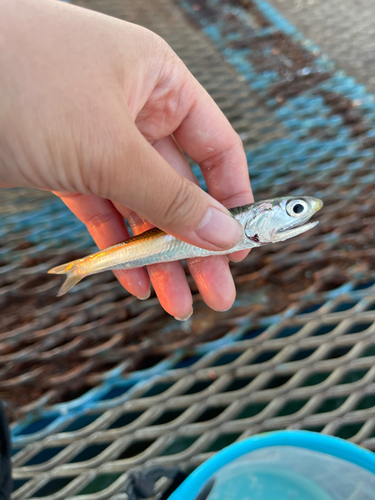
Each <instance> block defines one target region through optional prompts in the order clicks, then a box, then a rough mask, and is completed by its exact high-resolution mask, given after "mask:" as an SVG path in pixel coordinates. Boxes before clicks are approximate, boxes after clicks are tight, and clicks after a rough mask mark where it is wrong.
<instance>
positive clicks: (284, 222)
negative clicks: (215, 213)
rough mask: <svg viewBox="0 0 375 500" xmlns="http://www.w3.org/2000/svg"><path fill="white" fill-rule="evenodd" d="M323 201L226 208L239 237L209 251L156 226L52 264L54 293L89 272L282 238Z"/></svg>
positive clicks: (298, 229) (306, 198)
mask: <svg viewBox="0 0 375 500" xmlns="http://www.w3.org/2000/svg"><path fill="white" fill-rule="evenodd" d="M322 206H323V202H322V201H321V200H319V199H318V198H313V197H311V196H301V197H295V196H287V197H284V198H274V199H272V200H265V201H260V202H258V203H251V204H250V205H245V206H243V207H237V208H232V209H230V210H229V211H230V213H231V214H232V215H233V217H234V218H235V219H237V220H238V221H239V222H240V224H241V226H242V227H243V238H242V240H241V241H240V242H239V243H237V245H236V246H235V247H233V248H231V249H229V250H223V251H218V252H215V251H212V250H205V249H204V248H200V247H196V246H194V245H189V244H188V243H185V242H184V241H181V240H179V239H177V238H175V237H174V236H171V235H170V234H166V233H165V232H164V231H161V230H160V229H158V228H153V229H150V230H149V231H146V232H144V233H142V234H139V235H138V236H134V237H133V238H129V239H128V240H125V241H123V242H122V243H118V244H117V245H113V246H111V247H109V248H106V249H105V250H100V251H99V252H96V253H94V254H92V255H89V256H88V257H84V258H82V259H78V260H74V261H72V262H69V263H68V264H63V265H62V266H58V267H54V268H53V269H51V270H50V271H48V272H49V273H51V274H66V275H67V278H66V281H65V283H64V284H63V285H62V287H61V289H60V291H59V293H58V296H60V295H63V294H64V293H66V292H68V291H69V290H70V289H71V288H72V287H73V286H74V285H76V284H77V283H78V282H79V281H81V279H82V278H84V277H85V276H89V275H90V274H97V273H101V272H102V271H108V270H112V271H113V270H117V269H133V268H135V267H142V266H147V265H149V264H155V263H157V262H171V261H174V260H182V259H190V258H192V257H206V256H208V255H224V254H230V253H233V252H237V251H238V250H245V249H249V248H253V247H259V246H262V245H267V244H268V243H276V242H278V241H284V240H286V239H288V238H292V237H293V236H297V235H298V234H301V233H304V232H305V231H308V230H309V229H311V228H313V227H314V226H316V225H317V224H318V222H310V223H309V224H304V223H305V222H307V221H308V220H309V219H310V217H311V216H312V215H313V214H314V213H315V212H317V211H318V210H320V209H321V208H322Z"/></svg>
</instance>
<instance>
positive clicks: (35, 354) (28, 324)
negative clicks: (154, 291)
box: [0, 0, 375, 500]
mask: <svg viewBox="0 0 375 500" xmlns="http://www.w3.org/2000/svg"><path fill="white" fill-rule="evenodd" d="M79 3H80V4H81V5H84V6H86V7H90V8H94V9H97V10H102V11H104V12H106V13H108V14H110V15H115V16H118V17H121V18H124V19H127V20H130V21H134V22H137V23H139V24H143V25H145V26H147V27H149V28H150V29H152V30H154V31H156V32H158V33H159V34H160V35H162V36H163V37H164V38H165V39H166V40H167V41H168V42H169V43H170V44H171V45H172V46H173V48H174V49H175V50H176V51H177V53H178V54H179V55H180V57H181V58H182V59H183V60H184V61H185V62H186V63H187V65H188V66H189V68H190V69H191V70H192V71H193V73H194V74H195V75H196V76H197V78H198V79H199V80H200V81H201V82H202V83H203V84H204V85H205V87H206V88H207V90H208V91H209V92H210V93H211V95H212V96H213V97H214V98H215V100H216V101H217V102H218V103H219V105H220V106H221V108H222V109H223V111H224V112H225V113H226V114H227V116H228V118H229V119H230V120H231V122H232V123H233V125H234V127H235V128H236V130H237V131H238V132H239V133H240V135H241V137H242V139H243V141H244V145H245V148H246V151H247V156H248V159H249V172H250V174H251V177H252V185H253V187H254V190H255V193H256V197H257V198H258V199H260V198H265V197H268V196H280V195H285V194H302V193H304V194H312V195H316V196H319V197H321V198H323V199H324V201H325V208H324V210H323V211H322V212H321V215H320V214H319V215H320V216H319V219H320V220H321V224H319V226H317V228H315V229H314V230H313V231H310V232H309V233H308V234H307V235H305V236H300V237H298V239H296V240H291V241H287V242H284V243H279V244H277V245H274V246H272V247H263V248H259V249H256V250H254V251H253V252H251V254H250V256H249V257H248V258H247V259H246V261H245V262H243V263H240V264H236V265H235V266H233V273H234V275H235V281H236V285H237V289H238V295H237V300H236V303H235V305H234V307H233V308H232V309H231V310H230V311H228V312H226V313H222V314H219V313H215V312H213V311H210V310H209V309H208V308H207V307H206V306H205V305H204V304H203V303H202V301H201V299H200V296H199V295H198V294H197V292H196V290H195V288H194V284H193V283H192V287H193V290H194V291H195V295H194V311H195V312H194V315H193V317H192V318H191V319H190V320H188V321H187V322H186V323H184V324H181V323H178V322H176V321H175V320H173V319H170V318H169V317H167V315H166V314H165V313H164V312H163V311H162V309H161V308H160V306H159V305H158V303H157V300H156V299H155V298H151V299H150V300H148V301H146V302H139V301H138V300H137V299H134V298H132V297H130V296H129V295H128V294H127V292H126V291H124V290H123V289H122V288H121V287H120V286H119V285H118V283H117V282H116V280H115V279H114V277H113V276H112V274H110V273H108V274H102V275H96V276H92V277H89V278H87V279H85V280H84V281H83V282H81V283H80V284H79V285H78V286H77V287H76V289H75V292H73V293H70V294H68V295H67V296H66V297H64V298H62V299H61V298H56V296H55V292H56V291H57V289H58V286H59V283H60V280H59V278H58V277H56V276H50V275H48V276H47V275H46V274H45V272H46V270H47V269H49V268H51V267H53V266H55V265H58V264H59V263H62V262H65V261H67V260H70V259H73V258H77V257H79V256H81V255H84V254H87V253H88V252H89V251H91V249H92V241H91V239H90V237H89V235H88V234H87V233H86V231H85V229H84V227H83V225H82V224H81V223H80V222H79V221H77V220H76V219H75V217H74V216H73V215H71V214H70V212H69V211H68V210H67V209H66V208H65V206H64V205H63V204H62V203H61V202H60V201H59V200H58V199H56V198H52V197H51V196H49V195H47V194H46V193H37V192H31V191H22V190H7V191H5V190H3V191H1V206H0V213H1V219H2V225H1V228H0V234H1V244H0V245H1V246H0V306H1V310H2V315H1V319H0V378H1V383H0V396H1V397H3V398H4V399H5V400H6V401H7V405H8V414H9V415H10V417H11V418H12V420H13V425H12V434H13V446H14V467H15V468H14V477H15V493H14V495H13V498H14V500H16V499H26V498H33V499H34V498H50V499H58V498H75V499H76V500H78V499H79V500H86V499H87V500H94V499H106V498H116V499H126V498H127V497H126V494H124V493H121V491H122V490H123V488H124V485H125V484H126V481H127V479H128V472H129V471H130V470H133V469H134V468H137V467H141V468H144V467H146V468H147V467H148V466H150V465H156V464H159V465H160V464H163V465H174V464H178V465H181V466H182V467H184V468H185V470H187V471H190V470H192V469H194V468H195V467H196V466H197V465H199V464H200V463H202V462H203V461H204V460H205V459H207V458H208V457H209V456H210V455H212V453H214V452H216V451H218V450H220V449H221V448H223V447H224V446H226V445H228V444H230V443H232V442H234V441H235V440H238V439H242V438H244V437H246V436H250V435H252V434H255V433H258V432H262V431H266V430H271V429H285V428H294V429H296V428H297V429H298V428H300V429H309V430H315V431H319V432H325V433H329V434H333V435H336V436H340V437H343V438H346V439H351V440H352V441H354V442H356V443H359V444H362V445H363V446H365V447H367V448H369V449H372V450H374V449H375V383H374V378H375V369H374V368H373V366H374V361H375V337H374V330H375V271H374V263H375V260H374V259H375V253H374V243H375V230H374V221H375V202H374V201H373V196H372V195H371V193H372V191H373V187H372V185H371V183H373V181H374V178H375V175H374V168H373V157H374V152H373V147H375V142H374V139H373V123H374V120H375V113H374V111H375V104H374V97H373V96H372V95H371V94H369V93H368V92H367V91H366V89H365V88H364V87H363V86H361V85H359V84H357V83H356V81H355V80H354V79H353V78H349V77H347V76H346V75H345V74H343V73H342V72H341V71H338V70H336V68H335V65H334V63H333V62H332V61H330V60H329V59H327V58H326V57H325V56H324V54H322V53H321V52H320V49H319V48H318V47H316V46H315V45H314V44H313V43H312V42H308V41H306V40H305V38H304V37H303V36H302V35H301V34H300V33H299V32H297V31H296V29H295V28H294V27H293V26H291V25H290V24H289V23H287V22H286V21H285V20H284V19H283V18H282V17H281V16H280V15H279V14H278V13H277V12H276V11H274V10H273V8H272V7H271V6H270V5H269V4H267V3H265V2H264V1H262V0H257V1H250V0H231V1H223V0H194V1H190V0H189V1H187V0H179V2H178V3H172V2H171V1H170V0H154V1H153V2H148V1H147V0H137V2H131V0H121V1H120V0H113V1H105V0H82V1H80V2H79ZM164 487H165V483H164V482H163V481H162V482H160V483H159V485H158V488H159V490H160V491H161V490H163V488H164Z"/></svg>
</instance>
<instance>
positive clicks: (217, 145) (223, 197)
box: [173, 80, 254, 262]
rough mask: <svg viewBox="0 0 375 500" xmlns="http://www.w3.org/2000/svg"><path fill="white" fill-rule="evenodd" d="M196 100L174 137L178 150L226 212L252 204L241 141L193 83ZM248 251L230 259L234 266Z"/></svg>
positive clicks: (252, 198) (236, 254)
mask: <svg viewBox="0 0 375 500" xmlns="http://www.w3.org/2000/svg"><path fill="white" fill-rule="evenodd" d="M191 85H195V87H196V89H195V92H194V93H193V94H190V95H195V96H196V99H195V100H194V101H193V102H192V104H191V107H190V110H189V112H188V113H187V115H186V116H185V118H184V119H183V121H182V122H181V124H180V125H179V127H178V128H177V130H175V132H174V134H173V135H174V137H175V138H176V140H177V142H178V143H179V145H180V146H181V148H182V149H183V150H184V151H185V152H186V153H187V154H188V155H189V156H190V158H192V159H193V160H194V161H195V162H196V163H198V165H199V166H200V168H201V170H202V174H203V177H204V179H205V181H206V184H207V187H208V191H209V193H210V195H211V196H213V197H214V198H215V199H216V200H218V201H219V202H220V203H222V204H223V205H224V206H225V207H226V208H233V207H240V206H242V205H247V204H248V203H252V202H253V201H254V197H253V193H252V190H251V186H250V179H249V172H248V167H247V160H246V155H245V151H244V148H243V145H242V141H241V139H240V137H239V136H238V134H237V133H236V132H235V130H234V129H233V127H232V126H231V124H230V123H229V121H228V120H227V118H226V117H225V115H224V114H223V113H222V111H221V110H220V108H219V107H218V106H217V104H216V103H215V102H214V100H213V99H212V98H211V97H210V95H209V94H208V93H207V92H206V91H205V90H204V88H203V87H202V86H201V85H200V84H199V83H198V82H197V81H196V80H193V83H192V84H191ZM247 254H248V251H246V250H245V251H244V250H243V251H240V252H236V253H233V254H231V255H230V259H231V260H233V261H235V262H238V261H240V260H242V259H244V258H245V257H246V255H247Z"/></svg>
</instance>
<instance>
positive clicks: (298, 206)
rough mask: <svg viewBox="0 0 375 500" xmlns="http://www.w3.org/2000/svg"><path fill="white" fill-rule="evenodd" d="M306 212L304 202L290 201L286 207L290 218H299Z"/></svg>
mask: <svg viewBox="0 0 375 500" xmlns="http://www.w3.org/2000/svg"><path fill="white" fill-rule="evenodd" d="M306 210H307V203H306V202H305V201H304V200H292V201H290V202H289V203H287V205H286V211H287V212H288V214H289V215H290V216H292V217H300V216H301V215H303V214H304V213H305V212H306Z"/></svg>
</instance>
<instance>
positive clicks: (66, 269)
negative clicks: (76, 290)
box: [48, 264, 85, 297]
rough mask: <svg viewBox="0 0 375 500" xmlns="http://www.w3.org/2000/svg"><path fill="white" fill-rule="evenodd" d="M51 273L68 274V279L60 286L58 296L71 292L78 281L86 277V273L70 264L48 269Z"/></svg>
mask: <svg viewBox="0 0 375 500" xmlns="http://www.w3.org/2000/svg"><path fill="white" fill-rule="evenodd" d="M48 273H49V274H66V275H67V276H66V280H65V282H64V283H63V285H62V287H61V288H60V290H59V292H58V294H57V296H58V297H60V296H61V295H64V294H65V293H66V292H69V290H70V289H71V288H73V287H74V285H76V284H77V283H78V282H80V281H81V279H82V278H84V277H85V274H83V273H80V272H79V271H78V270H77V269H74V267H72V266H70V265H69V264H63V265H62V266H57V267H54V268H53V269H50V270H49V271H48Z"/></svg>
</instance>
